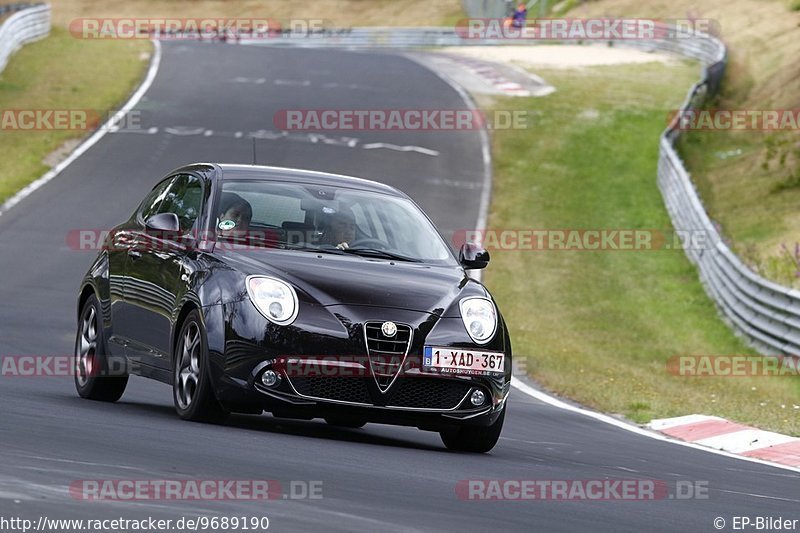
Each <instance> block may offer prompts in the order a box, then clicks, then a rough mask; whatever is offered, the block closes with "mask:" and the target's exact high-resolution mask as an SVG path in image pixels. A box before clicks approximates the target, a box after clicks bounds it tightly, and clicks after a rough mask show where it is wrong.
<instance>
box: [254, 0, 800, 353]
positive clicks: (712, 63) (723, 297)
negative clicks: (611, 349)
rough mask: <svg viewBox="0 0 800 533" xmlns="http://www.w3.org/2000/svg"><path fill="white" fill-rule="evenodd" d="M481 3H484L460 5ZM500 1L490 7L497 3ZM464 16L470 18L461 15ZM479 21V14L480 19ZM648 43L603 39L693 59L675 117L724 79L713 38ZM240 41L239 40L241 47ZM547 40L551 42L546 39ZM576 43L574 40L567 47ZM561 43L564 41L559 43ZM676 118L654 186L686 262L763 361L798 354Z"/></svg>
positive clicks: (440, 32) (343, 35)
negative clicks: (696, 237) (700, 174)
mask: <svg viewBox="0 0 800 533" xmlns="http://www.w3.org/2000/svg"><path fill="white" fill-rule="evenodd" d="M466 3H472V4H476V5H477V4H482V3H483V0H474V1H470V0H465V4H466ZM498 3H499V2H496V1H495V2H493V3H492V4H494V5H496V4H498ZM468 13H470V15H473V16H475V15H474V13H473V12H470V11H468ZM480 16H483V14H482V13H481V14H480ZM667 28H669V29H670V30H672V31H673V33H674V37H672V38H664V39H653V40H618V41H609V42H608V43H607V45H609V46H625V47H635V48H638V49H641V50H644V51H659V52H668V53H673V54H678V55H680V56H683V57H688V58H692V59H696V60H699V61H700V62H701V63H702V64H703V65H704V71H703V77H702V79H701V80H700V81H699V82H697V83H696V84H695V85H694V86H692V88H691V90H690V91H689V93H688V95H687V97H686V100H685V101H684V103H683V105H682V107H681V112H682V113H683V112H686V111H690V110H693V109H696V108H698V107H699V106H701V105H703V103H704V102H705V101H706V99H707V98H708V97H709V96H711V95H714V94H716V93H717V91H718V90H719V87H720V83H721V81H722V78H723V76H724V74H725V69H726V65H727V50H726V48H725V45H724V44H723V43H722V42H721V41H720V40H719V39H717V38H715V37H713V36H710V35H706V34H701V33H696V34H687V33H683V34H679V33H675V31H676V30H675V28H673V27H670V26H667ZM246 41H247V39H245V40H243V42H246ZM249 42H250V44H264V45H278V46H280V45H291V46H308V47H317V46H325V47H346V48H360V47H372V48H375V47H378V48H381V47H387V48H413V47H436V46H470V45H480V46H486V45H498V46H499V45H512V44H513V45H519V44H525V43H526V42H528V43H530V42H531V41H520V40H513V39H512V40H487V39H465V38H463V37H462V36H460V35H459V34H458V33H457V32H456V30H455V28H439V27H431V28H351V29H349V30H348V31H347V32H340V33H338V34H337V33H334V32H321V33H319V34H306V35H282V36H279V37H278V38H275V39H265V40H262V41H260V42H259V41H257V40H251V41H249ZM549 42H551V43H552V42H554V41H549ZM571 42H572V43H579V42H578V41H571ZM560 43H562V44H563V43H566V41H560ZM678 118H679V116H676V118H675V120H674V121H673V122H672V123H671V124H670V126H669V127H668V128H667V129H666V130H665V131H664V133H663V134H662V135H661V138H660V153H659V161H658V186H659V188H660V190H661V193H662V195H663V197H664V202H665V204H666V207H667V210H668V212H669V214H670V217H671V219H672V223H673V225H674V227H675V229H676V230H679V231H683V232H697V231H700V232H702V233H703V234H704V236H705V240H706V242H707V243H708V244H709V247H708V248H706V249H693V248H692V247H687V248H686V254H687V256H688V257H689V259H690V260H691V261H692V262H693V263H694V264H695V265H697V267H698V270H699V272H700V277H701V280H702V281H703V284H704V286H705V287H706V291H707V292H708V294H709V295H710V296H711V298H712V299H713V300H714V301H715V302H716V303H717V305H718V306H719V308H720V309H721V311H722V313H723V314H724V316H725V317H727V319H729V321H730V323H731V324H732V325H733V327H734V328H735V329H736V330H738V331H739V332H741V333H743V334H744V335H745V336H746V337H747V338H748V339H750V340H751V341H752V343H753V344H754V345H755V347H756V348H758V349H759V350H760V351H761V352H763V353H767V354H770V355H791V356H800V291H797V290H794V289H790V288H787V287H782V286H780V285H778V284H776V283H773V282H771V281H769V280H766V279H764V278H762V277H760V276H758V275H757V274H755V273H754V272H753V271H751V270H750V269H749V268H748V267H747V266H745V265H744V264H743V263H742V261H741V260H740V259H739V258H737V257H736V255H735V254H734V253H733V252H732V251H731V249H730V248H729V247H728V246H727V244H725V242H724V240H723V239H722V237H721V235H720V233H719V231H718V230H717V228H716V227H715V226H714V224H713V222H712V221H711V219H710V218H709V216H708V214H707V212H706V210H705V208H704V207H703V204H702V201H701V200H700V196H699V195H698V193H697V190H696V189H695V187H694V184H693V183H692V181H691V179H690V177H689V173H688V172H687V170H686V168H685V167H684V165H683V162H682V161H681V159H680V157H679V156H678V154H677V152H676V150H675V142H676V141H677V140H678V138H679V136H680V135H681V130H680V129H679V127H678Z"/></svg>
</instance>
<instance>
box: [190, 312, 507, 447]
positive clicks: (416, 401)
mask: <svg viewBox="0 0 800 533" xmlns="http://www.w3.org/2000/svg"><path fill="white" fill-rule="evenodd" d="M204 319H205V323H206V330H207V333H208V345H209V354H210V365H211V368H210V370H211V377H212V382H213V384H214V388H215V391H216V393H217V397H218V399H219V400H220V401H221V402H222V403H223V405H225V406H226V407H228V408H229V409H231V410H232V411H242V412H261V411H262V410H266V411H270V412H272V413H273V414H274V415H276V416H286V417H293V418H306V419H310V418H316V417H328V416H337V417H341V416H345V417H348V418H356V419H359V420H363V421H367V422H378V423H388V424H398V425H408V426H416V427H419V428H421V429H430V430H437V431H438V430H442V429H444V428H448V427H452V426H457V425H464V424H470V425H489V424H491V423H492V422H494V420H495V419H496V418H497V417H498V416H499V415H500V412H501V411H502V409H503V408H504V405H505V399H506V397H507V395H508V392H509V389H510V380H511V368H512V360H511V350H510V344H509V343H508V341H507V333H506V329H505V325H504V324H503V323H502V318H501V319H500V324H498V328H497V333H496V335H495V338H494V339H492V341H491V342H490V343H488V344H487V345H485V346H481V347H480V348H479V349H480V350H485V351H497V352H503V353H505V355H506V357H505V369H504V372H503V373H502V374H494V375H490V376H449V375H448V376H446V377H443V376H439V375H436V374H430V373H427V372H424V371H423V370H422V368H421V364H420V363H421V358H422V353H423V348H424V346H425V345H436V346H442V347H452V348H462V349H472V350H475V349H478V347H476V346H475V345H474V344H473V343H472V342H471V340H470V339H469V336H468V335H467V333H466V331H465V330H464V326H463V323H462V321H461V319H460V318H441V317H438V316H435V315H432V314H429V313H421V312H416V311H408V310H403V309H391V308H376V307H370V306H344V305H337V306H330V307H321V306H308V307H306V308H305V309H303V312H302V313H301V314H300V316H298V319H297V320H296V321H295V322H294V323H293V324H291V325H289V326H277V325H275V324H272V323H270V322H269V321H267V320H266V319H265V318H264V317H263V316H262V315H261V314H260V313H259V312H258V311H257V310H256V309H255V308H254V307H253V306H252V304H251V303H250V301H249V300H244V301H241V302H237V303H232V304H226V305H217V306H210V307H206V308H204ZM388 320H390V321H393V322H395V323H397V324H403V325H408V326H409V327H410V329H411V331H412V335H411V340H410V343H409V345H408V347H407V348H408V350H407V355H405V357H404V358H403V361H402V365H401V367H400V369H399V371H398V372H397V374H396V375H397V377H396V378H394V379H393V380H391V383H390V385H389V386H388V387H387V386H386V383H382V386H379V384H378V379H376V377H375V373H374V372H373V371H372V368H371V363H370V352H369V350H368V349H367V343H366V341H365V335H364V328H363V325H364V323H366V322H372V321H376V322H381V321H388ZM372 355H373V356H374V355H375V354H374V353H373V354H372ZM268 370H272V371H274V372H276V373H277V374H278V375H279V376H280V379H279V382H278V383H277V384H275V385H274V386H270V387H267V386H265V385H263V384H262V382H261V376H262V374H263V373H264V372H265V371H268ZM476 390H481V391H482V392H483V393H484V396H485V402H484V403H483V404H481V405H478V406H475V405H473V404H472V403H471V401H470V397H471V395H472V393H473V392H474V391H476Z"/></svg>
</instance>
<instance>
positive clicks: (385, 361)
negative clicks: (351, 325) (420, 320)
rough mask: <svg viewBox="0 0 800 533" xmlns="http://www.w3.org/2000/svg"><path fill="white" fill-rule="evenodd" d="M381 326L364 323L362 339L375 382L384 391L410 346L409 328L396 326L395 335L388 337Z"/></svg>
mask: <svg viewBox="0 0 800 533" xmlns="http://www.w3.org/2000/svg"><path fill="white" fill-rule="evenodd" d="M382 326H383V322H367V323H365V324H364V337H365V338H366V342H367V354H368V355H369V361H370V365H371V366H372V372H373V374H374V375H375V381H377V382H378V386H379V387H380V389H381V390H382V391H385V390H386V389H387V388H388V387H389V386H390V385H391V384H392V380H394V378H395V376H397V373H398V372H399V371H400V368H401V367H402V365H403V361H404V360H405V357H406V354H407V353H408V348H409V346H410V345H411V327H410V326H407V325H405V324H397V325H396V326H397V333H396V334H395V335H393V336H392V337H388V336H386V335H384V333H383V330H382Z"/></svg>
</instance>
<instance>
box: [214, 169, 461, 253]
mask: <svg viewBox="0 0 800 533" xmlns="http://www.w3.org/2000/svg"><path fill="white" fill-rule="evenodd" d="M217 206H218V207H217V215H216V220H215V227H216V234H217V241H219V242H221V243H235V244H237V245H239V246H241V245H244V246H248V247H249V246H253V247H257V248H265V247H272V248H283V249H292V250H298V251H309V250H310V251H319V252H328V253H337V254H353V255H363V256H368V257H377V258H381V257H382V258H385V259H397V260H406V261H413V262H426V263H439V264H455V260H454V258H453V255H452V254H451V253H450V251H449V249H448V247H447V245H446V244H445V242H444V240H443V239H442V238H441V236H440V235H439V233H438V232H437V231H436V229H435V228H434V227H433V225H432V224H431V223H430V221H429V220H428V218H427V217H426V216H425V215H424V214H423V213H422V212H421V211H420V210H419V208H418V207H417V206H416V205H414V203H413V202H411V201H409V200H407V199H405V198H401V197H396V196H392V195H388V194H382V193H376V192H370V191H363V190H357V189H348V188H342V187H334V186H321V185H313V184H304V183H285V182H275V181H269V180H242V181H225V182H223V185H222V194H221V197H220V198H219V201H218V202H217Z"/></svg>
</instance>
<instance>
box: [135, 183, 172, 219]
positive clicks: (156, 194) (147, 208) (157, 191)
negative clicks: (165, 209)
mask: <svg viewBox="0 0 800 533" xmlns="http://www.w3.org/2000/svg"><path fill="white" fill-rule="evenodd" d="M173 181H174V179H173V178H170V179H167V180H164V181H162V182H161V183H159V184H158V185H156V186H155V187H154V188H153V190H152V191H150V194H148V195H147V198H145V199H144V201H143V202H142V205H141V206H140V207H139V216H140V217H141V218H142V220H147V219H148V218H150V217H151V216H153V215H155V214H156V213H158V212H159V211H158V208H159V206H160V205H161V202H162V201H163V200H164V197H165V196H166V195H167V191H168V189H169V186H170V185H171V184H172V182H173Z"/></svg>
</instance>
